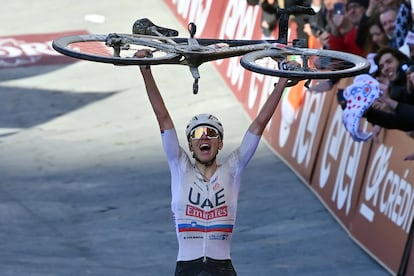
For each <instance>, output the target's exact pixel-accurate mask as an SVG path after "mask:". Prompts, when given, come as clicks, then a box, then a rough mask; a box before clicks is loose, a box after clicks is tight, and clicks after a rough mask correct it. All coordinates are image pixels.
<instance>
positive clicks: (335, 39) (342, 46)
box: [309, 0, 368, 92]
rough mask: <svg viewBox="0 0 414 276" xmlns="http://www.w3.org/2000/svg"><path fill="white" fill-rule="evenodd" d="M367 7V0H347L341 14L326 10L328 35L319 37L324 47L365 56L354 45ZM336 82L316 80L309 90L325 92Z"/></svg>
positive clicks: (323, 34) (325, 33)
mask: <svg viewBox="0 0 414 276" xmlns="http://www.w3.org/2000/svg"><path fill="white" fill-rule="evenodd" d="M367 7H368V0H348V2H347V3H346V6H345V12H344V13H343V14H339V13H334V10H332V9H331V10H328V13H327V22H328V25H329V33H328V32H324V33H322V34H321V35H320V38H322V39H325V41H323V43H324V46H325V47H326V48H329V49H330V50H336V51H342V52H348V53H352V54H355V55H360V56H365V53H364V51H363V50H362V49H361V48H360V47H359V46H358V45H357V44H356V35H357V32H358V24H359V22H360V20H361V18H362V15H363V14H364V12H365V9H366V8H367ZM326 38H327V41H326ZM337 82H338V79H330V80H318V81H316V82H314V83H313V84H312V86H311V87H310V88H309V90H310V91H314V92H325V91H328V90H330V89H331V88H332V86H333V85H334V84H335V83H337Z"/></svg>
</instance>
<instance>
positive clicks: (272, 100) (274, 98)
mask: <svg viewBox="0 0 414 276" xmlns="http://www.w3.org/2000/svg"><path fill="white" fill-rule="evenodd" d="M287 81H288V79H285V78H280V79H279V82H278V83H277V84H276V86H275V88H274V89H273V92H272V94H270V96H269V98H267V100H266V102H265V104H264V105H263V106H262V108H261V109H260V112H259V114H258V115H257V117H256V118H255V119H254V120H253V122H252V123H251V124H250V126H249V129H248V130H249V131H250V132H251V133H253V134H256V135H259V136H261V135H262V134H263V131H264V129H265V128H266V125H267V123H268V122H269V120H270V118H272V115H273V113H274V112H275V110H276V107H277V105H278V104H279V101H280V98H281V97H282V94H283V90H284V89H285V87H286V83H287Z"/></svg>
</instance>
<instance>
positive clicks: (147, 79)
mask: <svg viewBox="0 0 414 276" xmlns="http://www.w3.org/2000/svg"><path fill="white" fill-rule="evenodd" d="M136 55H137V56H139V57H144V56H145V53H139V52H137V54H136ZM140 71H141V74H142V77H143V79H144V83H145V86H146V90H147V94H148V98H149V101H150V103H151V106H152V108H153V111H154V113H155V116H156V118H157V121H158V124H159V127H160V129H161V137H162V145H163V148H164V152H165V154H166V157H167V160H168V165H169V168H170V172H171V194H172V200H171V209H172V212H173V214H174V221H175V228H176V235H177V239H178V255H177V263H176V268H175V275H176V276H182V275H215V276H220V275H223V276H224V275H225V276H232V275H236V271H235V269H234V267H233V265H232V261H231V257H230V244H231V239H232V234H233V229H234V225H235V219H236V212H237V199H238V194H239V187H240V179H241V175H242V173H243V171H244V169H245V168H246V166H247V164H248V162H249V161H250V159H251V158H252V157H253V155H254V153H255V151H256V148H257V146H258V144H259V141H260V138H261V135H262V133H263V131H264V129H265V127H266V125H267V123H268V122H269V120H270V118H271V117H272V115H273V113H274V111H275V110H276V107H277V105H278V103H279V100H280V97H281V95H282V92H283V90H284V88H285V86H286V84H287V79H285V78H280V79H279V82H278V83H277V84H276V85H275V88H274V90H273V92H272V93H271V94H270V96H269V97H268V99H267V100H266V102H265V104H264V105H263V106H262V108H261V110H260V112H259V113H258V115H257V116H256V118H255V119H254V120H253V121H252V123H251V124H250V126H249V127H248V129H247V131H246V133H245V135H244V138H243V139H242V142H241V144H240V146H239V147H238V148H237V149H235V150H234V151H233V152H231V153H230V154H229V155H228V156H227V157H226V158H225V159H224V161H223V163H221V164H218V162H217V155H218V153H219V151H220V150H221V149H222V148H223V145H224V143H223V138H224V128H223V125H222V123H221V122H220V121H219V120H218V118H217V117H215V116H214V115H211V114H206V113H202V114H199V115H196V116H194V117H192V118H191V120H190V122H189V123H188V125H187V127H186V131H185V134H186V138H187V141H188V148H189V151H190V152H191V154H192V158H191V157H190V156H189V155H187V153H186V152H185V150H184V149H183V148H182V147H181V146H180V144H179V140H178V135H177V132H176V129H175V126H174V123H173V120H172V118H171V117H170V115H169V112H168V109H167V108H166V105H165V103H164V101H163V98H162V95H161V93H160V91H159V90H158V87H157V84H156V82H155V79H154V77H153V75H152V73H151V68H150V67H149V66H141V67H140ZM192 159H194V160H192ZM204 273H205V274H204Z"/></svg>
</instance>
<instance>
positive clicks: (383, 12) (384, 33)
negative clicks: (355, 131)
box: [247, 0, 414, 158]
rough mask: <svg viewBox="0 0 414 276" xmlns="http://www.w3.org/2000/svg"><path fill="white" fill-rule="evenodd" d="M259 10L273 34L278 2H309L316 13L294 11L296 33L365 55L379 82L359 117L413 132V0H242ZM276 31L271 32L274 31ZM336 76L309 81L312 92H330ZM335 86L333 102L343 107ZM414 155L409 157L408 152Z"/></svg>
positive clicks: (265, 30)
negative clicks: (375, 97)
mask: <svg viewBox="0 0 414 276" xmlns="http://www.w3.org/2000/svg"><path fill="white" fill-rule="evenodd" d="M247 1H248V4H250V5H260V7H261V9H262V15H261V29H262V34H263V38H275V36H277V33H276V32H275V30H276V29H277V24H278V20H277V15H276V13H275V10H276V8H277V7H280V8H283V7H288V6H290V5H301V6H308V7H312V8H313V10H314V11H315V12H316V15H315V16H309V15H300V16H294V17H292V19H291V20H293V21H294V22H295V23H296V24H294V25H295V26H296V28H297V30H296V33H297V37H298V38H300V39H305V40H306V41H307V45H308V47H309V48H324V49H330V50H338V51H342V52H348V53H352V54H355V55H359V56H363V57H366V58H367V59H368V60H369V61H370V64H371V67H370V70H369V74H370V75H371V76H373V77H374V78H375V79H376V80H378V82H379V83H380V87H381V90H382V92H383V96H381V97H380V98H379V99H378V100H377V101H376V102H375V103H374V104H373V105H372V106H371V107H370V108H369V109H368V110H367V111H366V113H365V115H364V117H366V119H367V120H368V121H369V122H370V123H372V124H373V125H375V126H377V127H382V128H386V129H398V130H401V131H405V132H407V133H408V134H409V135H410V136H411V137H414V134H413V133H414V26H413V17H414V7H413V6H412V5H414V1H413V3H411V2H410V1H409V0H280V1H277V0H247ZM275 33H276V34H275ZM338 81H339V80H335V79H329V80H321V81H318V82H315V83H313V85H312V86H311V87H310V90H311V91H315V92H325V91H330V90H331V89H332V88H333V87H334V85H335V84H336V83H337V82H338ZM342 93H343V90H341V89H338V92H337V94H338V102H339V104H340V105H341V106H342V108H346V102H345V101H344V98H343V97H342ZM412 158H414V156H412Z"/></svg>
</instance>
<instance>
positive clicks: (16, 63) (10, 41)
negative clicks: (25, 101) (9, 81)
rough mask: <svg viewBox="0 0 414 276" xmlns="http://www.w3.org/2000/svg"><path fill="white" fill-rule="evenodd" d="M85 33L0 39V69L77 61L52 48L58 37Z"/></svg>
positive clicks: (16, 36) (84, 32) (3, 37)
mask: <svg viewBox="0 0 414 276" xmlns="http://www.w3.org/2000/svg"><path fill="white" fill-rule="evenodd" d="M86 33H88V32H87V31H84V30H78V31H68V32H60V33H47V34H28V35H15V36H2V37H0V69H6V68H18V67H27V66H37V65H52V64H66V63H73V62H76V61H78V60H77V59H74V58H71V57H68V56H64V55H62V54H60V53H58V52H56V51H55V50H54V49H53V48H52V41H53V40H54V39H56V38H58V37H60V36H66V35H74V34H86Z"/></svg>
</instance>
